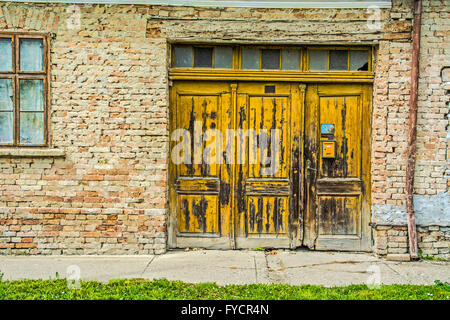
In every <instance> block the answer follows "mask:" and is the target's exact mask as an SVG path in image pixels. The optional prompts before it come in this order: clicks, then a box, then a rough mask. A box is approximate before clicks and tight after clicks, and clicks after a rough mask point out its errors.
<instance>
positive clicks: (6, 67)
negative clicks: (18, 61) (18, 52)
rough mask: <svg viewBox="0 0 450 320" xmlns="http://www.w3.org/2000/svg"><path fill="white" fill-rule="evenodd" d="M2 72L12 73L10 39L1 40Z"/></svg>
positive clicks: (0, 57) (0, 68) (0, 69)
mask: <svg viewBox="0 0 450 320" xmlns="http://www.w3.org/2000/svg"><path fill="white" fill-rule="evenodd" d="M0 71H12V44H11V39H8V38H0Z"/></svg>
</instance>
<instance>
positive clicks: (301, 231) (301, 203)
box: [167, 73, 373, 251]
mask: <svg viewBox="0 0 450 320" xmlns="http://www.w3.org/2000/svg"><path fill="white" fill-rule="evenodd" d="M170 78H172V77H170ZM175 79H177V80H175ZM173 80H175V81H177V82H178V81H181V82H183V81H202V80H205V79H200V78H199V77H198V75H197V74H194V73H193V74H191V76H185V77H182V78H181V77H180V78H177V77H173ZM211 80H215V81H218V82H219V81H220V82H228V83H230V85H231V84H236V83H237V82H239V81H246V82H248V81H251V82H283V81H287V82H293V81H295V82H296V83H298V84H299V88H300V95H299V98H300V101H299V103H300V110H299V112H300V125H301V134H300V138H299V146H300V149H299V153H300V154H301V156H300V157H299V172H301V175H300V177H299V179H300V182H299V185H300V187H299V189H300V190H299V196H298V199H297V203H298V207H299V212H298V229H297V231H298V233H297V237H296V238H295V239H293V241H292V244H291V245H290V248H296V247H299V246H305V245H306V246H308V244H307V243H305V242H304V238H305V233H306V232H307V230H306V229H305V228H306V223H305V217H306V214H307V213H306V210H307V193H308V190H307V188H306V175H307V172H306V158H305V153H304V152H305V150H304V145H305V143H306V142H307V139H308V138H307V133H306V116H305V115H306V108H307V106H306V90H307V87H308V86H309V85H318V84H324V83H329V84H337V83H343V82H345V83H347V84H361V85H364V84H366V85H370V89H369V91H370V95H369V97H368V98H369V100H370V101H369V104H370V105H369V108H368V110H367V112H366V113H365V116H364V117H363V121H364V122H365V123H366V124H367V126H366V128H368V130H369V133H368V134H367V135H366V141H365V143H367V145H368V148H369V155H368V159H369V160H368V162H367V163H366V164H367V165H368V169H367V172H368V177H367V178H366V179H367V183H366V188H365V190H364V191H365V193H366V194H365V197H367V202H366V208H365V209H366V210H367V211H366V212H367V214H368V218H369V220H370V215H371V177H370V171H371V161H370V154H371V137H372V126H371V122H372V121H371V119H372V117H371V115H372V110H373V106H372V99H373V85H372V84H373V78H372V79H370V80H369V79H364V80H361V79H351V80H350V79H348V78H345V77H342V78H334V77H331V78H327V79H320V80H318V79H313V78H309V77H308V78H306V77H299V78H298V79H295V80H294V79H290V78H287V79H285V80H283V79H281V78H279V77H267V75H266V77H264V78H258V77H251V78H246V79H242V80H238V79H235V78H234V80H232V79H230V78H225V77H224V78H222V77H219V78H215V79H211ZM314 80H315V81H314ZM170 83H171V84H170V88H169V89H170V90H169V152H168V161H169V170H168V171H169V172H168V180H169V181H168V188H169V199H168V208H169V210H168V220H167V221H168V226H167V230H168V247H169V248H175V247H177V246H176V230H174V228H175V227H176V225H177V223H176V221H174V219H176V215H174V214H173V206H174V203H171V202H172V201H171V199H172V196H171V194H172V192H173V188H172V183H171V181H172V180H173V178H174V175H175V174H176V173H175V172H174V170H172V165H171V154H170V145H171V142H170V134H171V133H172V131H173V129H174V127H173V126H174V123H173V121H172V115H171V113H172V112H173V108H172V104H173V101H174V100H173V99H174V97H175V92H174V90H173V86H174V85H173V83H172V81H170ZM233 92H234V96H232V101H235V99H236V91H235V89H234V90H233ZM232 94H233V93H232ZM234 109H235V108H233V119H234V117H235V116H236V115H235V112H234ZM234 122H235V121H234V120H233V124H234ZM234 125H235V124H234ZM363 165H364V163H363ZM290 178H291V179H292V178H293V177H292V176H291V177H290ZM233 180H234V179H233ZM234 188H235V186H234V185H233V190H234ZM232 194H234V192H232ZM230 220H231V221H232V223H233V225H232V226H231V230H230V231H231V234H230V246H229V247H230V248H231V249H235V239H234V233H235V230H234V228H235V227H234V218H233V219H230ZM368 234H369V236H370V239H369V242H370V243H368V244H367V246H368V247H371V242H372V234H371V232H370V228H369V230H368ZM355 251H356V250H355Z"/></svg>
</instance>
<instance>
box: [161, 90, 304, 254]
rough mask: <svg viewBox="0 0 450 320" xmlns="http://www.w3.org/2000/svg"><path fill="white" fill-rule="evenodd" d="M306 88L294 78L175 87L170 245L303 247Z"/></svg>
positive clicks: (173, 94) (172, 114) (172, 111)
mask: <svg viewBox="0 0 450 320" xmlns="http://www.w3.org/2000/svg"><path fill="white" fill-rule="evenodd" d="M304 93H305V86H304V85H299V84H290V83H251V82H241V83H225V82H187V81H186V82H181V81H180V82H176V83H175V84H174V85H173V87H172V88H171V108H170V112H171V116H170V126H171V128H170V132H171V144H170V153H171V161H170V163H171V164H170V180H169V183H170V220H169V245H170V246H171V247H205V248H255V247H296V246H298V245H300V241H301V231H302V227H301V216H302V215H301V211H302V209H303V208H302V201H301V199H300V195H301V194H302V185H303V183H302V177H303V173H302V170H301V168H302V167H303V161H302V159H303V157H302V154H303V151H302V147H303V141H302V134H301V132H302V130H303V126H302V123H303V118H302V114H303V112H302V110H303V101H304ZM211 159H213V160H211Z"/></svg>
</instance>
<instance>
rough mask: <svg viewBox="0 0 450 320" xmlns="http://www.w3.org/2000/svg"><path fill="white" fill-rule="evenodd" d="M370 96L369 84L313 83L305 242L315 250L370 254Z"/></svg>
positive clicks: (308, 115) (308, 117) (308, 100)
mask: <svg viewBox="0 0 450 320" xmlns="http://www.w3.org/2000/svg"><path fill="white" fill-rule="evenodd" d="M370 93H371V87H370V86H369V85H359V84H345V85H344V84H342V85H336V84H333V85H332V84H320V85H308V88H307V92H306V115H305V117H306V122H305V123H306V131H305V158H306V163H305V165H306V189H307V192H306V193H307V208H306V211H305V229H304V230H305V233H304V239H303V242H304V244H305V245H307V246H308V247H310V248H314V249H318V250H333V249H335V250H362V251H363V250H370V239H371V236H370V227H369V222H370V208H369V203H370V201H369V200H370V199H369V197H370V192H369V187H370V112H371V111H370V109H371V96H370ZM333 149H334V154H333Z"/></svg>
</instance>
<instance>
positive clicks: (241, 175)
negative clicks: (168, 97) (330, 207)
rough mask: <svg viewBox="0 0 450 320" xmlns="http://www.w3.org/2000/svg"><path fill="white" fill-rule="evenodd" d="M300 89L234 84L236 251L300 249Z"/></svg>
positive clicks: (290, 85) (257, 84)
mask: <svg viewBox="0 0 450 320" xmlns="http://www.w3.org/2000/svg"><path fill="white" fill-rule="evenodd" d="M303 93H304V85H299V84H291V83H245V82H242V83H239V84H238V88H237V103H236V105H237V110H236V118H237V121H236V122H237V128H238V129H240V130H242V131H243V132H244V133H245V137H244V138H242V139H241V140H240V141H239V142H238V148H237V150H236V154H237V158H238V159H239V155H243V158H242V159H240V160H241V161H238V163H237V164H236V170H235V180H236V182H235V197H234V198H235V203H234V217H235V223H236V226H235V235H236V246H237V247H238V248H256V247H276V248H280V247H292V248H293V247H296V246H298V245H299V244H300V242H299V239H300V237H301V234H300V233H299V230H300V229H301V228H300V225H299V224H300V210H301V208H300V199H299V197H300V193H301V190H300V187H301V177H302V172H301V169H300V168H301V166H302V163H301V162H302V161H301V159H302V150H301V146H302V141H301V137H302V135H301V132H302V129H303V128H302V120H301V119H302V109H303V108H302V107H303V104H302V101H303V99H301V96H303Z"/></svg>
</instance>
